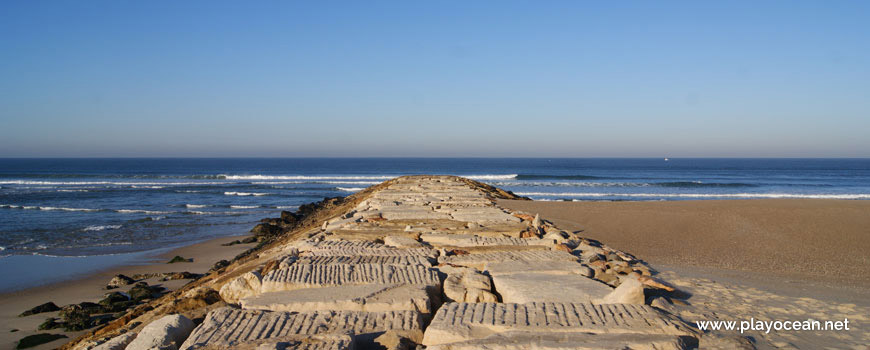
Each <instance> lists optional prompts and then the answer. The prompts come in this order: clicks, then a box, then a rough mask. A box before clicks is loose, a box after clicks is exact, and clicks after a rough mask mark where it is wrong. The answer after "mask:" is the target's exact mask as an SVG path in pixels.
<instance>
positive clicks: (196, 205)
mask: <svg viewBox="0 0 870 350" xmlns="http://www.w3.org/2000/svg"><path fill="white" fill-rule="evenodd" d="M184 206H185V207H188V208H191V209H196V208H205V207H208V206H209V205H208V204H185V205H184Z"/></svg>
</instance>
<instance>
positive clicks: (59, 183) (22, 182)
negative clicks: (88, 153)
mask: <svg viewBox="0 0 870 350" xmlns="http://www.w3.org/2000/svg"><path fill="white" fill-rule="evenodd" d="M0 184H4V185H43V186H82V185H115V186H184V185H224V184H226V182H225V181H220V182H218V181H210V182H201V181H183V182H130V181H31V180H3V181H0Z"/></svg>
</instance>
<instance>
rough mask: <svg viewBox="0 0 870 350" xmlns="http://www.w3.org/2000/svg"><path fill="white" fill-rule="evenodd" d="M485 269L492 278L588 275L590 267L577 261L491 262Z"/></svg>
mask: <svg viewBox="0 0 870 350" xmlns="http://www.w3.org/2000/svg"><path fill="white" fill-rule="evenodd" d="M483 269H484V270H485V271H486V272H488V273H489V275H490V276H497V275H511V274H515V273H528V272H533V273H543V274H552V275H572V274H577V275H587V274H589V267H587V266H584V265H582V264H580V263H578V262H575V261H564V260H550V261H498V262H489V263H486V265H484V267H483Z"/></svg>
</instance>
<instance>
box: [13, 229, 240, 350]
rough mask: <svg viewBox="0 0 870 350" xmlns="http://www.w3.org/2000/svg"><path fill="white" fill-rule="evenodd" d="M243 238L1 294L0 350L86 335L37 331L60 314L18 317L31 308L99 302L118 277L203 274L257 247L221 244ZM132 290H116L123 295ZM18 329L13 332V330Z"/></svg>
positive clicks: (176, 283) (173, 282)
mask: <svg viewBox="0 0 870 350" xmlns="http://www.w3.org/2000/svg"><path fill="white" fill-rule="evenodd" d="M240 238H241V237H240V236H232V237H222V238H216V239H212V240H208V241H205V242H201V243H197V244H193V245H189V246H185V247H181V248H178V249H174V250H171V251H168V252H166V253H163V254H159V255H157V256H154V257H153V263H151V264H144V265H133V266H119V267H112V268H109V269H106V270H101V271H99V272H96V273H93V274H89V275H86V276H84V277H82V278H77V279H73V280H69V281H65V282H59V283H54V284H48V285H44V286H39V287H34V288H29V289H25V290H20V291H15V292H11V293H4V294H0V348H2V349H13V348H15V346H16V343H17V342H18V340H19V339H21V338H23V337H25V336H27V335H31V334H36V333H52V334H64V335H66V336H68V337H69V338H65V339H59V340H56V341H53V342H51V343H47V344H43V345H40V346H37V347H34V348H32V349H54V348H57V347H58V346H60V345H62V344H64V343H66V342H68V341H69V340H71V339H73V338H75V337H77V336H79V335H80V334H82V333H85V332H87V331H79V332H63V330H62V329H54V330H50V331H37V327H38V326H39V324H40V323H42V322H43V321H45V319H47V318H49V317H57V312H49V313H41V314H37V315H32V316H28V317H18V315H19V314H21V312H23V311H25V310H27V309H30V308H31V307H34V306H37V305H40V304H43V303H46V302H49V301H52V302H54V303H55V304H57V305H58V306H60V307H63V306H64V305H68V304H75V303H80V302H83V301H90V302H96V301H98V300H100V299H101V298H102V297H103V295H104V294H106V293H108V292H109V291H108V290H106V289H105V286H106V283H107V282H108V281H109V280H110V279H112V277H113V276H114V275H116V274H124V275H128V276H132V275H134V274H146V273H163V272H182V271H187V272H191V273H204V272H206V271H208V270H209V269H210V268H211V267H212V266H213V265H214V263H215V262H217V261H219V260H224V259H226V260H230V259H232V258H233V257H235V256H236V255H238V254H239V253H242V252H244V251H245V250H248V249H250V248H251V247H252V246H254V245H255V244H237V245H232V246H223V245H222V244H224V243H227V242H232V241H234V240H237V239H240ZM176 255H178V256H182V257H184V258H189V259H190V258H192V259H193V261H192V262H187V263H175V264H167V263H166V262H167V261H168V260H169V259H171V258H172V257H174V256H176ZM144 281H145V282H147V283H148V284H149V285H160V286H163V287H165V288H167V289H169V290H175V289H176V288H178V287H180V286H183V285H184V284H186V283H188V282H189V281H190V280H170V281H159V280H158V279H157V278H152V279H146V280H144ZM129 288H130V286H127V287H122V288H120V289H114V290H112V291H124V290H127V289H129ZM15 329H17V331H15V332H13V331H12V330H15Z"/></svg>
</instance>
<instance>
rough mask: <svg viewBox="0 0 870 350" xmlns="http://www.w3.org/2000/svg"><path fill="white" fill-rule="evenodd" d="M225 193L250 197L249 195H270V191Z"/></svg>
mask: <svg viewBox="0 0 870 350" xmlns="http://www.w3.org/2000/svg"><path fill="white" fill-rule="evenodd" d="M224 195H227V196H242V197H248V196H255V197H260V196H268V195H269V194H268V193H254V192H224Z"/></svg>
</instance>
